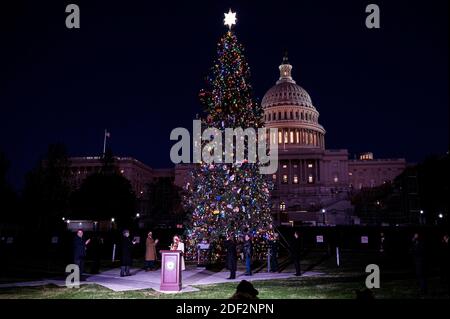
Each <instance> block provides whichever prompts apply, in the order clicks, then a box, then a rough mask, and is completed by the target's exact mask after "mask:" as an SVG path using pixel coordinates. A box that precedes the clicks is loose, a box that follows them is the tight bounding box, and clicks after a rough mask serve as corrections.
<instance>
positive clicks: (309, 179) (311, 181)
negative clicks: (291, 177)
mask: <svg viewBox="0 0 450 319" xmlns="http://www.w3.org/2000/svg"><path fill="white" fill-rule="evenodd" d="M308 183H309V184H312V183H314V178H313V176H312V174H309V176H308Z"/></svg>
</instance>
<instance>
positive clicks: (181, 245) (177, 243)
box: [170, 235, 186, 270]
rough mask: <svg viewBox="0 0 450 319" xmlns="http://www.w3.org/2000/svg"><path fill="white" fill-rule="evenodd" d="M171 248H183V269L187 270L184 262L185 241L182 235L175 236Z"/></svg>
mask: <svg viewBox="0 0 450 319" xmlns="http://www.w3.org/2000/svg"><path fill="white" fill-rule="evenodd" d="M170 250H181V252H182V253H181V270H185V269H186V267H185V264H184V256H183V255H184V243H183V242H181V240H180V237H179V236H178V235H175V236H173V243H172V245H170Z"/></svg>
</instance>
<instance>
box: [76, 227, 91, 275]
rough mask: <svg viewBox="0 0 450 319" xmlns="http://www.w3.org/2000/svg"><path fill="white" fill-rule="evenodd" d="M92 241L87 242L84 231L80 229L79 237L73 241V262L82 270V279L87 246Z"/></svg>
mask: <svg viewBox="0 0 450 319" xmlns="http://www.w3.org/2000/svg"><path fill="white" fill-rule="evenodd" d="M90 241H91V240H90V239H88V240H85V239H84V238H83V230H82V229H78V230H77V235H76V236H75V238H74V240H73V262H74V264H76V265H78V268H79V269H80V278H81V279H82V275H83V273H84V260H85V258H86V246H87V245H88V244H89V242H90Z"/></svg>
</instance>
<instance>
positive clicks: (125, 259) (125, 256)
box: [120, 229, 136, 277]
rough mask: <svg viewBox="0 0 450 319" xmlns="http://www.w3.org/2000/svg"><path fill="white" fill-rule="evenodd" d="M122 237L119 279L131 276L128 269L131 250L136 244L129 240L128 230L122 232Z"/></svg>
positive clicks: (130, 261)
mask: <svg viewBox="0 0 450 319" xmlns="http://www.w3.org/2000/svg"><path fill="white" fill-rule="evenodd" d="M122 234H123V236H122V247H121V248H122V251H121V252H122V256H121V257H122V258H121V260H120V277H124V276H131V273H130V267H131V264H132V255H131V253H132V248H133V245H134V244H136V242H135V241H131V239H130V231H129V230H128V229H126V230H124V231H123V233H122Z"/></svg>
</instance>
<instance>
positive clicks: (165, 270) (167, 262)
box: [160, 250, 182, 291]
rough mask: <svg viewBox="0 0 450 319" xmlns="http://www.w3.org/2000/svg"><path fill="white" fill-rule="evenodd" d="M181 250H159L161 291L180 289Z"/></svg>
mask: <svg viewBox="0 0 450 319" xmlns="http://www.w3.org/2000/svg"><path fill="white" fill-rule="evenodd" d="M181 254H182V251H181V250H161V256H162V258H161V286H160V289H161V291H180V290H181V285H182V282H181Z"/></svg>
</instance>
